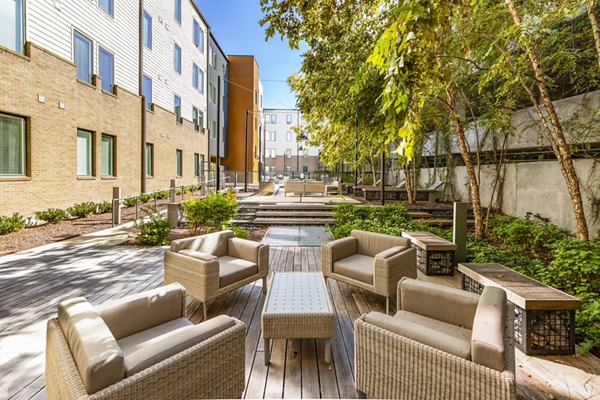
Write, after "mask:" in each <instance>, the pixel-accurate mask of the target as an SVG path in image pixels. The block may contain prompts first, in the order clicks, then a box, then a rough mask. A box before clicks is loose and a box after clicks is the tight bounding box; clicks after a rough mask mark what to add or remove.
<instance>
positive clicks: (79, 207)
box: [67, 201, 96, 218]
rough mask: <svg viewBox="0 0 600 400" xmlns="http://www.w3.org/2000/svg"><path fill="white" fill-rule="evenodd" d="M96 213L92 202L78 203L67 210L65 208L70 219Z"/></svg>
mask: <svg viewBox="0 0 600 400" xmlns="http://www.w3.org/2000/svg"><path fill="white" fill-rule="evenodd" d="M94 211H96V204H94V203H92V202H89V201H88V202H85V203H78V204H75V205H73V206H71V207H69V208H67V212H68V213H69V215H70V216H71V217H75V218H85V217H87V216H88V215H90V214H93V213H94Z"/></svg>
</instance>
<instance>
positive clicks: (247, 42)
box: [195, 0, 301, 108]
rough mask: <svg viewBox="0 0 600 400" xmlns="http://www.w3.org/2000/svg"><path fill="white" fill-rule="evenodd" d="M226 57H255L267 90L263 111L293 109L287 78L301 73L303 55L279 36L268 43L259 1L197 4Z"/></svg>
mask: <svg viewBox="0 0 600 400" xmlns="http://www.w3.org/2000/svg"><path fill="white" fill-rule="evenodd" d="M195 2H196V4H197V5H198V8H200V11H202V14H204V16H205V17H206V19H207V20H208V24H209V25H210V28H211V30H212V32H213V35H214V37H215V38H216V39H217V42H218V43H219V45H220V46H221V48H222V49H223V51H224V52H225V53H226V54H244V55H254V56H255V57H256V59H257V61H258V66H259V71H260V72H259V73H260V80H261V81H262V84H263V87H264V99H263V104H264V108H294V107H295V106H296V97H295V96H294V94H293V93H292V92H291V91H290V88H289V86H288V84H287V82H286V80H287V77H288V76H290V75H291V74H292V73H294V72H295V71H297V70H299V69H300V63H301V56H300V51H297V50H291V49H290V48H289V47H288V45H287V40H286V41H282V40H281V38H280V37H279V36H276V37H274V38H271V39H269V41H268V42H265V31H264V29H263V28H262V27H261V26H260V25H258V21H259V20H260V19H261V18H262V11H261V10H260V4H259V0H195Z"/></svg>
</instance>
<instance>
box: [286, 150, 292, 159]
mask: <svg viewBox="0 0 600 400" xmlns="http://www.w3.org/2000/svg"><path fill="white" fill-rule="evenodd" d="M285 158H292V149H285Z"/></svg>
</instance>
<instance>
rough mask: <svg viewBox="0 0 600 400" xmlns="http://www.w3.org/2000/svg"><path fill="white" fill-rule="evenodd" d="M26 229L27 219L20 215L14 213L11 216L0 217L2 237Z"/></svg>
mask: <svg viewBox="0 0 600 400" xmlns="http://www.w3.org/2000/svg"><path fill="white" fill-rule="evenodd" d="M23 228H25V218H23V216H22V215H21V214H19V213H13V215H11V216H6V217H5V216H3V215H0V235H6V234H7V233H11V232H16V231H20V230H21V229H23Z"/></svg>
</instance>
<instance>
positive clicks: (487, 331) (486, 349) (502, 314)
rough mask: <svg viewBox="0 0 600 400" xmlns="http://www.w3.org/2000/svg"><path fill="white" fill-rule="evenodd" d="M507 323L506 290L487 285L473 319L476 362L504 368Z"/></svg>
mask: <svg viewBox="0 0 600 400" xmlns="http://www.w3.org/2000/svg"><path fill="white" fill-rule="evenodd" d="M505 323H506V292H505V291H504V290H502V289H500V288H497V287H492V286H486V287H485V288H484V289H483V292H482V293H481V298H480V299H479V304H478V306H477V311H476V312H475V320H474V321H473V337H472V341H471V353H472V357H473V361H474V362H476V363H477V364H481V365H485V366H486V367H489V368H492V369H495V370H497V371H503V370H504V335H505V332H504V330H505V327H504V325H505Z"/></svg>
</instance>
